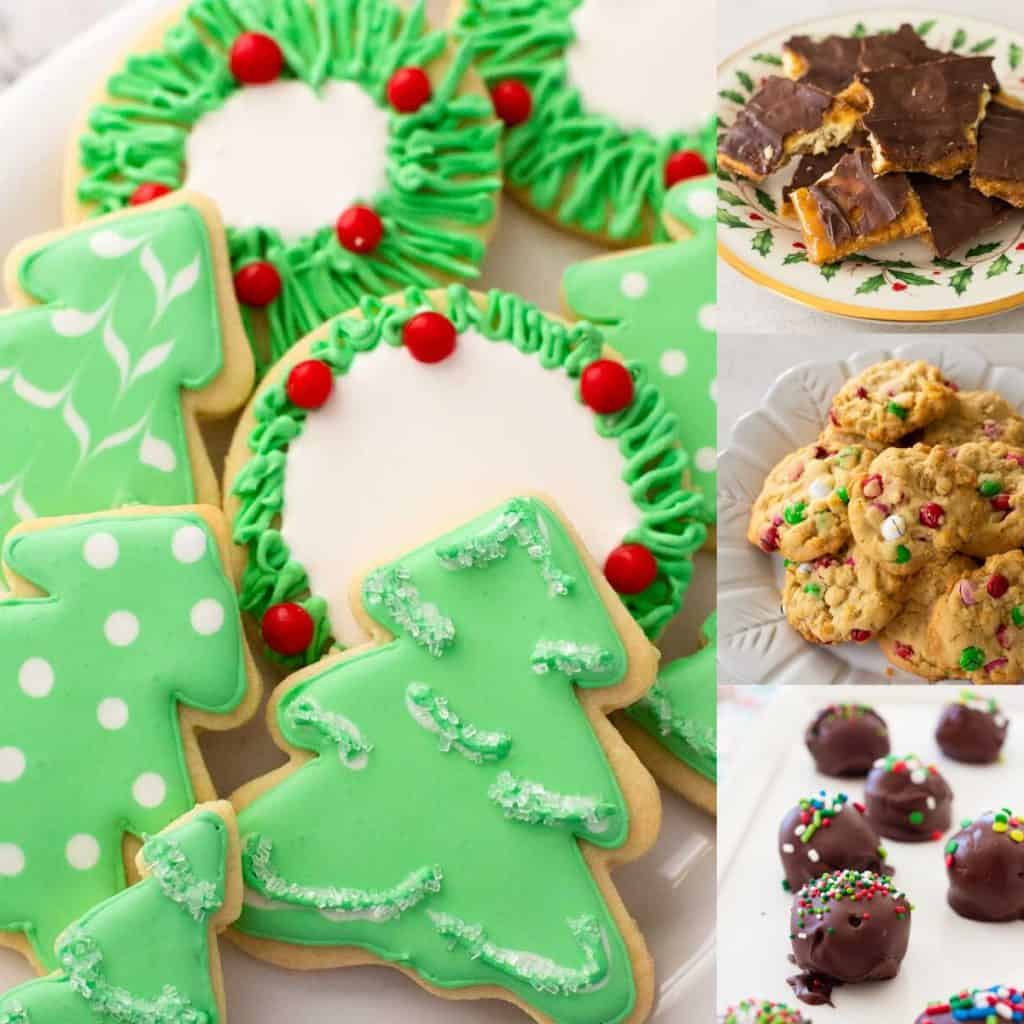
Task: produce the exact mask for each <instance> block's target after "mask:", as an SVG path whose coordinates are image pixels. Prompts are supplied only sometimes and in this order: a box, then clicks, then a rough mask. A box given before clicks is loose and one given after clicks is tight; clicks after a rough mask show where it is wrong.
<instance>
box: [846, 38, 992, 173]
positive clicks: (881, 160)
mask: <svg viewBox="0 0 1024 1024" xmlns="http://www.w3.org/2000/svg"><path fill="white" fill-rule="evenodd" d="M860 80H861V82H862V83H863V85H864V89H865V91H866V92H867V96H868V101H869V107H868V110H867V111H866V113H865V114H864V115H863V124H864V127H865V129H867V131H868V134H869V136H870V140H871V149H872V153H873V159H872V169H873V170H874V172H875V174H890V173H895V172H898V171H917V172H919V173H921V174H930V175H932V176H934V177H936V178H955V177H956V176H957V175H958V174H959V173H960V172H961V171H965V170H969V169H970V168H971V166H972V165H973V163H974V159H975V157H976V155H977V151H978V132H977V128H978V124H979V122H980V121H981V120H982V118H983V117H984V116H985V110H986V107H987V106H988V102H989V99H990V97H991V96H992V94H993V93H994V92H996V91H997V89H998V87H999V83H998V81H997V80H996V76H995V74H994V72H993V71H992V58H991V57H951V58H946V59H943V60H936V61H931V62H929V63H928V64H918V65H915V66H913V67H889V68H883V69H881V70H879V71H866V72H864V73H863V74H862V75H861V77H860Z"/></svg>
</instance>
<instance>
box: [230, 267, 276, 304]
mask: <svg viewBox="0 0 1024 1024" xmlns="http://www.w3.org/2000/svg"><path fill="white" fill-rule="evenodd" d="M235 294H236V295H237V296H238V301H239V302H241V303H242V304H243V305H245V306H255V307H256V308H258V309H262V308H263V307H264V306H269V305H270V303H272V302H273V301H274V299H276V298H277V297H278V295H280V294H281V275H280V274H279V273H278V272H277V268H276V267H275V266H274V264H273V263H268V262H267V261H266V260H253V262H252V263H246V264H245V266H243V267H239V268H238V270H237V271H236V273H235Z"/></svg>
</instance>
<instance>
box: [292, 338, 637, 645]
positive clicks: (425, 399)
mask: <svg viewBox="0 0 1024 1024" xmlns="http://www.w3.org/2000/svg"><path fill="white" fill-rule="evenodd" d="M576 389H577V385H576V383H575V382H574V381H572V380H570V379H569V378H568V377H567V376H566V374H565V373H564V372H563V371H561V370H557V369H556V370H546V369H544V367H542V366H541V365H540V362H539V360H538V359H537V357H536V356H535V355H524V354H523V353H521V352H519V351H518V350H517V349H516V348H514V347H513V346H512V345H510V344H506V343H504V342H494V341H489V340H488V339H486V338H484V337H483V336H481V335H480V334H478V333H477V332H475V331H466V332H465V333H463V334H461V335H460V336H459V340H458V346H457V348H456V350H455V352H454V354H453V355H451V356H449V357H448V358H447V359H445V360H444V361H443V362H441V363H437V364H434V365H425V364H423V363H418V362H416V360H414V359H413V358H412V357H411V356H410V355H409V353H408V352H406V351H405V349H403V348H392V347H391V346H389V345H385V344H382V345H381V346H380V347H379V348H377V349H375V350H374V351H373V352H370V353H364V354H362V355H358V356H356V358H355V359H354V360H353V363H352V367H351V369H350V370H349V372H348V373H347V374H346V375H344V376H342V377H338V378H336V386H335V389H334V392H333V393H332V395H331V397H330V399H328V401H327V404H326V405H325V406H324V407H323V408H322V409H320V410H319V411H317V412H315V413H311V414H310V416H309V418H308V419H307V421H306V426H305V428H304V430H303V432H302V434H301V435H300V436H299V437H298V438H297V439H296V440H295V441H293V442H292V444H291V446H290V448H289V452H288V461H287V463H286V469H285V487H284V499H285V503H284V513H283V516H282V525H281V532H282V534H283V536H284V539H285V541H287V543H288V546H289V548H290V549H291V552H292V556H293V557H294V558H295V559H297V561H298V562H299V564H300V565H302V566H303V567H304V568H305V569H306V572H307V573H308V575H309V581H310V585H311V587H312V590H313V593H314V594H317V595H319V596H320V597H322V598H324V599H325V600H326V601H327V605H328V615H329V617H330V623H331V626H332V628H333V630H334V632H335V635H336V636H337V637H338V638H339V639H340V640H341V641H342V643H345V644H353V643H359V642H361V641H363V640H365V639H366V635H365V633H364V632H363V631H362V630H361V629H360V628H359V626H358V624H357V623H356V620H355V617H354V616H353V614H352V611H351V608H350V607H349V594H350V587H351V586H352V584H353V583H354V582H355V579H356V577H357V576H359V575H360V574H361V573H363V572H364V571H365V570H366V569H367V568H369V567H372V566H373V565H374V564H375V563H379V562H380V561H381V560H386V559H388V558H392V557H395V556H396V555H399V554H401V553H402V552H403V551H405V550H408V549H409V548H410V547H412V546H416V545H418V544H421V543H424V542H425V541H427V540H429V539H430V538H431V537H435V536H438V535H440V534H442V533H444V532H445V531H447V530H451V529H454V528H456V527H458V526H459V525H461V524H462V523H464V522H466V521H468V520H469V519H471V518H472V517H473V516H475V515H478V514H480V513H483V512H486V511H487V510H488V509H490V508H493V507H494V506H495V505H497V504H498V503H500V502H501V501H503V500H505V499H507V498H510V497H513V496H515V495H518V494H523V493H527V492H538V493H540V494H542V495H547V496H549V497H551V498H553V499H554V500H555V502H556V503H557V504H558V506H559V507H560V508H561V510H562V511H563V512H564V513H565V514H566V515H567V516H568V517H569V520H570V521H571V522H572V523H573V524H574V525H575V527H576V529H577V530H578V531H579V533H580V535H581V536H582V538H583V541H584V543H585V544H586V545H587V546H588V548H589V549H590V551H591V553H592V554H593V556H594V557H595V558H596V560H597V561H598V563H599V564H603V562H604V559H605V558H606V557H607V555H608V553H609V552H610V551H611V550H612V548H614V547H616V546H617V545H618V544H620V543H622V539H623V537H624V535H625V534H626V533H627V532H628V531H629V530H630V529H632V528H634V527H636V525H637V523H638V521H639V515H640V514H639V512H638V511H637V509H636V506H635V505H634V504H633V502H632V500H631V498H630V495H629V489H628V488H627V486H626V484H625V483H624V482H623V480H622V471H623V461H622V456H621V455H620V454H619V449H618V445H617V443H616V441H614V440H612V439H609V438H603V437H600V436H599V435H598V433H597V431H596V429H595V426H594V417H593V413H592V412H590V410H589V409H587V408H586V407H585V406H583V405H581V404H580V403H579V402H578V400H577V398H576ZM424 597H425V599H427V600H429V599H430V595H429V594H425V595H424Z"/></svg>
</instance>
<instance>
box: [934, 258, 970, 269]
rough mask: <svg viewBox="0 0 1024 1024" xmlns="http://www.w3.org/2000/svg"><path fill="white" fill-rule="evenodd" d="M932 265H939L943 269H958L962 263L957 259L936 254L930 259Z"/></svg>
mask: <svg viewBox="0 0 1024 1024" xmlns="http://www.w3.org/2000/svg"><path fill="white" fill-rule="evenodd" d="M932 266H933V267H941V268H942V269H943V270H959V269H960V268H961V267H962V266H963V264H962V263H959V262H957V260H947V259H943V258H942V257H941V256H936V257H935V259H933V260H932Z"/></svg>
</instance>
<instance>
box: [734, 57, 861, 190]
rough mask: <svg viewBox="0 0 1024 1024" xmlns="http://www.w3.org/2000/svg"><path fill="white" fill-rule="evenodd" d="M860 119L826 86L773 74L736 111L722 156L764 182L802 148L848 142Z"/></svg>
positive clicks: (818, 150) (814, 149)
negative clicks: (795, 80) (809, 83)
mask: <svg viewBox="0 0 1024 1024" xmlns="http://www.w3.org/2000/svg"><path fill="white" fill-rule="evenodd" d="M856 124H857V111H855V110H854V109H853V108H852V107H850V106H849V105H848V104H846V103H844V102H843V101H842V100H839V99H836V98H835V97H833V96H830V95H829V94H828V93H827V92H825V91H824V90H823V89H819V88H818V87H817V86H814V85H806V84H804V83H803V82H793V81H790V80H789V79H788V78H781V77H779V76H772V77H771V78H768V79H766V80H765V83H764V85H763V86H762V87H761V89H760V90H759V91H758V92H757V93H755V95H754V96H752V97H751V98H750V100H749V101H748V103H747V105H746V106H745V107H744V108H743V109H742V110H741V111H740V112H739V114H738V115H737V116H736V120H735V122H734V123H733V125H732V127H731V128H730V129H729V131H728V132H727V133H726V135H725V138H724V139H723V140H722V143H721V145H720V147H719V150H718V157H719V161H720V163H721V164H722V166H723V167H725V168H726V169H727V170H730V171H733V172H735V173H736V174H739V175H742V176H743V177H745V178H750V179H752V180H753V181H763V180H764V179H765V178H766V177H768V175H769V174H773V173H774V172H775V171H777V170H778V169H779V168H780V167H782V166H783V164H785V163H786V162H787V161H788V160H789V159H790V157H792V156H793V155H795V154H797V153H821V152H824V151H825V150H827V149H831V148H833V147H834V146H838V145H840V144H841V143H843V142H845V141H846V139H847V138H849V136H850V134H851V133H852V132H853V131H854V129H855V127H856Z"/></svg>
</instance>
